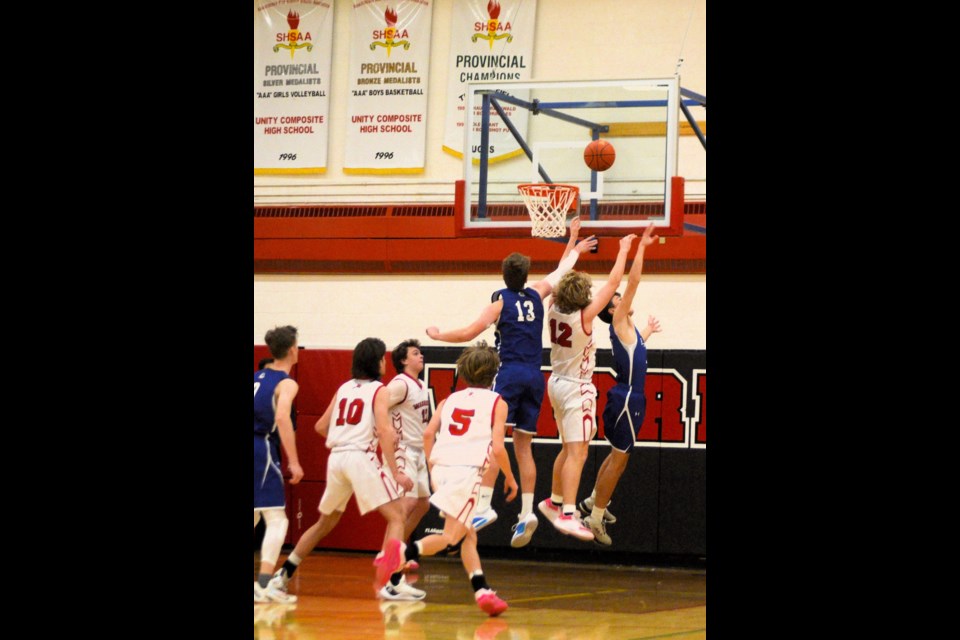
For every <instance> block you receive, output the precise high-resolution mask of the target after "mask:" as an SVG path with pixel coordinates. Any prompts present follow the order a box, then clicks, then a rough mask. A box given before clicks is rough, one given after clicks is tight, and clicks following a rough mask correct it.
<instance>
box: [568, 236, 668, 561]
mask: <svg viewBox="0 0 960 640" xmlns="http://www.w3.org/2000/svg"><path fill="white" fill-rule="evenodd" d="M653 228H654V227H653V225H652V224H651V225H650V226H649V227H647V230H646V232H644V234H643V236H642V237H641V238H640V242H639V243H638V246H637V253H636V255H634V257H633V264H632V265H631V266H630V274H629V275H628V276H627V288H626V290H625V291H624V292H623V296H622V297H621V296H620V294H614V295H613V297H612V298H611V300H610V303H609V304H608V305H607V307H606V308H605V309H604V310H603V311H601V312H600V313H599V314H598V315H597V317H598V318H600V319H601V320H603V321H604V322H606V323H608V324H609V325H610V344H611V347H612V349H613V368H614V372H615V373H616V377H617V383H616V384H615V385H614V386H613V387H611V388H610V390H609V391H608V392H607V403H606V406H605V408H604V410H603V416H602V420H603V428H604V435H605V437H606V440H607V441H608V442H609V443H610V453H609V454H607V457H606V458H605V459H604V461H603V463H602V464H601V465H600V470H599V472H598V473H597V481H596V484H595V485H594V489H593V493H592V494H591V496H590V497H589V498H587V499H586V500H584V501H582V502H581V503H580V511H581V513H582V514H583V516H584V520H583V523H584V524H585V525H586V526H587V527H588V528H589V529H590V530H591V531H592V532H593V535H594V540H596V541H597V542H598V543H600V544H602V545H611V544H613V540H612V539H611V538H610V535H609V534H608V533H607V530H606V524H607V523H613V522H616V518H615V517H613V515H612V514H610V512H609V511H607V506H609V504H610V496H611V495H613V490H614V488H616V486H617V482H619V480H620V476H621V475H623V471H624V469H626V468H627V462H628V461H629V459H630V452H631V451H632V450H633V445H634V443H635V442H636V439H637V434H638V433H639V431H640V425H641V424H643V416H644V413H645V412H646V404H647V401H646V397H645V396H644V383H645V381H646V377H647V344H646V343H647V340H648V339H649V338H650V336H651V335H652V334H654V333H656V332H658V331H660V321H659V320H657V319H656V318H655V317H653V316H649V317H648V318H647V324H646V325H645V326H644V327H643V329H640V330H638V329H637V327H636V326H635V325H634V324H633V319H632V317H631V316H632V315H633V309H632V308H631V306H632V305H633V298H634V295H635V294H636V292H637V286H638V285H639V284H640V274H641V273H642V271H643V253H644V249H645V248H646V247H647V246H649V245H651V244H653V243H654V242H655V241H656V240H657V236H655V235H653Z"/></svg>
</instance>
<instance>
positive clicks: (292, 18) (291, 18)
mask: <svg viewBox="0 0 960 640" xmlns="http://www.w3.org/2000/svg"><path fill="white" fill-rule="evenodd" d="M287 24H288V25H290V28H291V29H296V28H297V27H299V26H300V14H299V13H297V12H295V11H291V12H290V13H288V14H287Z"/></svg>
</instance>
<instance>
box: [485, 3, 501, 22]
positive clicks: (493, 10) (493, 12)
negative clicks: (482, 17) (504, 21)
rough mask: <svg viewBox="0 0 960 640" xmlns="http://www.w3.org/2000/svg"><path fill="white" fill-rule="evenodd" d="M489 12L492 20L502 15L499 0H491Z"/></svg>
mask: <svg viewBox="0 0 960 640" xmlns="http://www.w3.org/2000/svg"><path fill="white" fill-rule="evenodd" d="M487 13H489V14H490V19H491V20H496V19H497V18H498V17H499V16H500V3H499V2H497V0H490V2H488V3H487Z"/></svg>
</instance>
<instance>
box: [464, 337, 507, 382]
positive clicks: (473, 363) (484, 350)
mask: <svg viewBox="0 0 960 640" xmlns="http://www.w3.org/2000/svg"><path fill="white" fill-rule="evenodd" d="M499 368H500V356H499V355H497V350H496V349H494V348H493V347H490V346H487V343H486V341H485V340H480V341H479V342H477V343H476V344H475V345H473V346H472V347H467V348H466V349H464V350H463V353H461V354H460V357H459V358H457V372H458V373H459V374H460V376H461V377H463V379H464V380H465V381H466V382H467V385H468V386H470V387H484V388H486V389H489V388H490V387H491V386H492V385H493V379H494V378H495V377H497V370H498V369H499Z"/></svg>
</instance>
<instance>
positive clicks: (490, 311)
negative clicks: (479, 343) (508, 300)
mask: <svg viewBox="0 0 960 640" xmlns="http://www.w3.org/2000/svg"><path fill="white" fill-rule="evenodd" d="M501 309H503V300H495V301H494V302H491V303H490V304H488V305H487V306H486V307H484V309H483V311H481V312H480V317H478V318H477V319H476V320H474V321H473V322H472V323H470V324H468V325H467V326H465V327H462V328H460V329H450V330H449V331H440V329H438V328H437V327H427V335H428V336H430V337H431V338H433V339H434V340H439V341H440V342H469V341H471V340H473V339H474V338H476V337H477V336H478V335H480V334H481V333H483V332H484V331H485V330H486V329H487V327H489V326H490V325H491V324H493V323H494V322H496V321H497V318H499V317H500V310H501Z"/></svg>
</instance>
